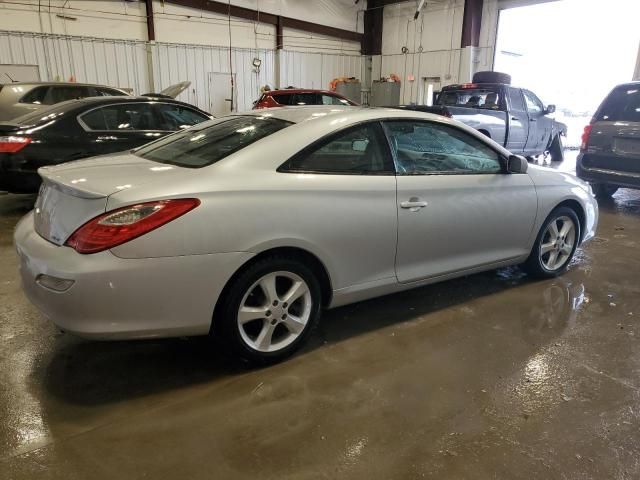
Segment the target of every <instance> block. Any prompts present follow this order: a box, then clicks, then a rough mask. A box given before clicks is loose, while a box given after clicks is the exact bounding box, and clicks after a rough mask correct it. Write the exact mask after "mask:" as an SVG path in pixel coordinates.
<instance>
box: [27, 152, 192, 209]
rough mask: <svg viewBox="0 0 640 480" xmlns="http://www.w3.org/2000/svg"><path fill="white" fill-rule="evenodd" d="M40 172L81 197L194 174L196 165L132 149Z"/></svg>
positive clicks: (72, 193)
mask: <svg viewBox="0 0 640 480" xmlns="http://www.w3.org/2000/svg"><path fill="white" fill-rule="evenodd" d="M38 173H39V174H40V176H41V177H42V178H43V180H44V182H45V183H48V184H55V185H56V188H58V189H59V190H63V191H65V192H66V193H68V194H70V195H73V196H75V197H79V198H103V197H108V196H109V195H112V194H114V193H117V192H121V191H123V190H127V189H133V188H136V187H139V186H141V185H147V184H150V183H157V182H159V183H165V182H166V181H170V182H171V183H174V182H179V181H181V180H185V179H186V178H192V177H194V175H196V172H194V170H193V169H188V168H182V167H178V166H175V165H165V164H162V163H158V162H154V161H151V160H146V159H144V158H141V157H139V156H137V155H134V154H133V153H130V152H124V153H119V154H115V155H103V156H100V157H93V158H89V159H85V160H76V161H73V162H68V163H63V164H60V165H54V166H50V167H42V168H40V169H39V170H38Z"/></svg>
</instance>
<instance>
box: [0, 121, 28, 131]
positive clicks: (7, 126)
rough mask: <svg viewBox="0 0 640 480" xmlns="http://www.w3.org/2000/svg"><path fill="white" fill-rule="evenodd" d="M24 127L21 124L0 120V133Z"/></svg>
mask: <svg viewBox="0 0 640 480" xmlns="http://www.w3.org/2000/svg"><path fill="white" fill-rule="evenodd" d="M21 128H24V127H23V126H22V125H16V124H15V123H11V122H0V133H11V132H15V131H17V130H20V129H21Z"/></svg>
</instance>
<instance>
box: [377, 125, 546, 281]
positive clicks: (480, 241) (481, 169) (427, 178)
mask: <svg viewBox="0 0 640 480" xmlns="http://www.w3.org/2000/svg"><path fill="white" fill-rule="evenodd" d="M385 128H386V131H387V134H388V136H389V138H390V140H391V144H392V146H393V152H394V157H395V161H396V168H397V171H398V176H397V177H396V179H397V184H398V200H397V202H398V204H397V210H398V247H397V254H396V275H397V277H398V281H400V282H401V283H410V282H414V281H419V280H422V279H426V278H431V277H437V276H440V275H446V274H450V273H454V272H460V271H464V270H467V269H470V268H473V267H478V266H483V265H489V264H495V263H497V262H502V261H508V260H510V259H515V258H518V257H521V256H523V255H526V254H527V245H528V242H529V239H530V236H531V231H532V228H533V224H534V221H535V216H536V211H537V197H536V193H535V188H534V186H533V182H532V181H531V179H530V178H529V175H527V174H509V173H506V170H505V168H504V159H503V158H502V156H501V154H500V153H499V152H498V151H496V150H494V149H493V148H492V147H491V146H489V145H488V144H487V143H485V141H484V140H481V139H479V138H477V137H475V136H473V135H472V134H470V133H468V132H466V131H464V130H462V129H459V128H457V127H455V126H452V125H447V124H443V123H439V122H428V121H423V120H394V121H387V122H385Z"/></svg>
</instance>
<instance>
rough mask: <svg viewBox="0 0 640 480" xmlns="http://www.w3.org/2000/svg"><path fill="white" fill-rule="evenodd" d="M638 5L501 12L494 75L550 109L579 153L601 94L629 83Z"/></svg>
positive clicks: (620, 1)
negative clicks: (526, 90) (503, 75)
mask: <svg viewBox="0 0 640 480" xmlns="http://www.w3.org/2000/svg"><path fill="white" fill-rule="evenodd" d="M638 18H640V2H639V1H638V0H615V1H613V2H603V1H601V0H560V1H552V2H549V3H542V4H538V5H531V6H526V7H518V8H510V9H506V10H502V11H501V12H500V21H499V25H498V38H497V44H496V55H495V64H494V68H495V70H497V71H500V72H507V73H509V74H511V76H512V78H513V83H514V85H518V86H522V87H526V88H529V89H531V90H532V91H534V92H536V93H537V94H538V95H539V96H540V97H541V99H542V100H543V102H545V103H550V104H555V105H556V106H557V112H556V114H555V118H556V119H557V120H559V121H561V122H564V123H566V124H567V125H568V127H569V130H568V136H567V139H566V141H565V146H567V147H569V148H572V147H573V148H577V147H579V145H580V136H581V134H582V131H583V128H584V126H585V125H586V124H588V123H589V120H590V119H591V116H592V115H593V113H594V112H595V110H596V108H597V107H598V105H599V104H600V102H601V101H602V100H603V98H604V97H605V95H606V94H607V93H609V91H610V90H611V89H612V88H613V87H614V86H615V85H617V84H619V83H623V82H628V81H631V80H632V79H633V74H634V69H635V66H636V59H637V57H638V47H639V41H640V34H639V33H638V32H639V31H638Z"/></svg>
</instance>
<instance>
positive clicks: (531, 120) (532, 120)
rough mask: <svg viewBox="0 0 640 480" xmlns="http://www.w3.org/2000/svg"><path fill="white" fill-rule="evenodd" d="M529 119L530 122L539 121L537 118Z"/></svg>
mask: <svg viewBox="0 0 640 480" xmlns="http://www.w3.org/2000/svg"><path fill="white" fill-rule="evenodd" d="M529 121H530V122H537V120H536V119H535V118H530V119H529Z"/></svg>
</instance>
